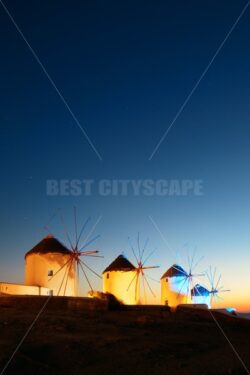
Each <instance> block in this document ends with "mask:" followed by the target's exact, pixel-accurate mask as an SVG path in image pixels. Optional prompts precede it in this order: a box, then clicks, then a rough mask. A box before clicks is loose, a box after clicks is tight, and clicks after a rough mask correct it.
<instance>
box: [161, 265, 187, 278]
mask: <svg viewBox="0 0 250 375" xmlns="http://www.w3.org/2000/svg"><path fill="white" fill-rule="evenodd" d="M176 276H182V277H183V276H188V274H187V272H186V271H185V270H184V269H183V268H182V267H181V266H179V265H178V264H173V265H172V267H170V268H169V269H168V270H167V271H166V272H165V273H164V274H163V275H162V277H161V279H164V278H165V277H176Z"/></svg>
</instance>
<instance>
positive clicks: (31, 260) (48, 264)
mask: <svg viewBox="0 0 250 375" xmlns="http://www.w3.org/2000/svg"><path fill="white" fill-rule="evenodd" d="M69 259H70V255H68V254H61V253H47V254H37V253H33V254H29V255H27V256H26V259H25V285H32V286H39V287H44V288H48V289H49V290H52V291H53V295H55V296H57V295H59V296H63V295H65V296H75V295H76V272H75V267H73V266H72V267H71V269H70V271H69V272H68V270H69V269H68V268H67V274H65V272H66V267H64V268H63V269H62V270H61V271H60V272H59V273H58V274H57V275H55V273H56V272H57V271H58V270H59V269H60V268H61V267H62V266H63V265H64V264H66V262H67V261H68V260H69ZM49 271H53V274H54V275H55V276H54V277H53V278H52V279H51V276H49ZM64 275H65V277H64ZM67 277H68V279H67ZM63 278H64V282H63V284H62V281H63ZM50 279H51V280H50ZM66 280H67V285H66ZM61 284H62V287H61V290H60V292H59V289H60V286H61ZM65 286H66V288H65Z"/></svg>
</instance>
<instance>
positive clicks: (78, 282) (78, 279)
mask: <svg viewBox="0 0 250 375" xmlns="http://www.w3.org/2000/svg"><path fill="white" fill-rule="evenodd" d="M76 272H77V280H76V288H77V293H76V294H77V296H79V292H80V287H79V285H80V270H79V262H77V265H76Z"/></svg>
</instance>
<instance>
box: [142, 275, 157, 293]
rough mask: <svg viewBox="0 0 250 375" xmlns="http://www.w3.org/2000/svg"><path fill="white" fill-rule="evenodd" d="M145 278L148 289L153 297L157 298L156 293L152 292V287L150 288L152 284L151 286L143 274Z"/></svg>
mask: <svg viewBox="0 0 250 375" xmlns="http://www.w3.org/2000/svg"><path fill="white" fill-rule="evenodd" d="M143 277H144V279H145V281H146V284H147V286H148V289H149V290H150V292H151V293H152V296H153V297H155V293H154V292H153V290H152V288H151V286H150V284H149V282H148V280H147V277H146V275H145V274H143Z"/></svg>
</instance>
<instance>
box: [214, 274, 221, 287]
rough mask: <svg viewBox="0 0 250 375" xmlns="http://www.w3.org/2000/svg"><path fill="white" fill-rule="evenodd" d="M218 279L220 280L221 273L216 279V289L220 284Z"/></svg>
mask: <svg viewBox="0 0 250 375" xmlns="http://www.w3.org/2000/svg"><path fill="white" fill-rule="evenodd" d="M220 281H221V274H220V276H219V278H218V280H217V283H216V285H215V289H218V286H219V285H220Z"/></svg>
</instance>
